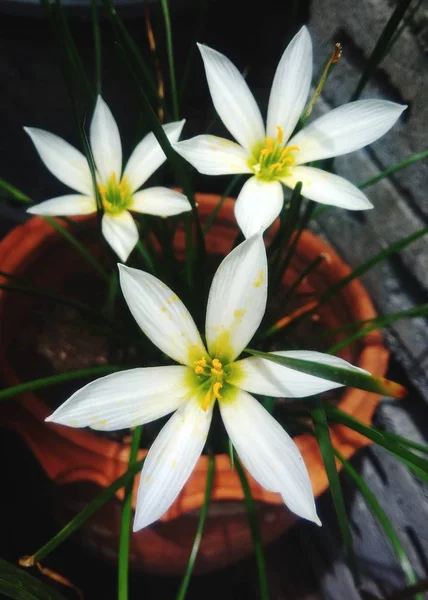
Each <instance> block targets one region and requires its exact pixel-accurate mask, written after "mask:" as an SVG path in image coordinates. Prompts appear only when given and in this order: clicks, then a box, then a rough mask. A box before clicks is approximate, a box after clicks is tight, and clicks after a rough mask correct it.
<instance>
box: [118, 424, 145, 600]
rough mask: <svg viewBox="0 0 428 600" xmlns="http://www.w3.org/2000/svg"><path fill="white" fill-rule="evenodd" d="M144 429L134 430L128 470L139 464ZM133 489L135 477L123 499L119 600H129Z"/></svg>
mask: <svg viewBox="0 0 428 600" xmlns="http://www.w3.org/2000/svg"><path fill="white" fill-rule="evenodd" d="M142 429H143V427H142V425H139V426H138V427H136V428H135V429H134V432H133V434H132V443H131V448H130V451H129V461H128V469H132V467H133V466H134V465H135V464H136V462H137V456H138V450H139V448H140V440H141V432H142ZM133 487H134V477H130V479H129V481H128V482H127V484H126V485H125V496H124V499H123V504H122V516H121V520H120V535H119V559H118V571H117V598H118V600H128V569H129V536H130V534H131V518H132V489H133Z"/></svg>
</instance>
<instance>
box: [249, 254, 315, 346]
mask: <svg viewBox="0 0 428 600" xmlns="http://www.w3.org/2000/svg"><path fill="white" fill-rule="evenodd" d="M323 260H325V256H324V255H323V254H320V255H319V256H317V257H316V258H314V260H312V261H311V262H310V263H309V264H308V266H307V267H306V268H305V269H303V271H302V272H301V273H300V274H299V276H298V277H296V279H295V280H294V281H293V283H292V284H291V286H290V287H289V288H288V290H287V292H286V293H285V294H284V296H283V298H282V300H281V311H282V310H284V311H285V308H286V306H287V304H288V303H289V301H290V300H291V298H292V297H293V295H294V293H295V292H296V290H297V289H298V287H299V285H300V284H301V283H302V281H303V280H304V279H305V277H307V276H308V275H309V274H310V273H312V271H314V270H315V269H316V268H317V267H318V266H319V265H320V263H321V262H322V261H323ZM301 308H304V307H301ZM290 316H291V315H285V316H284V317H283V318H281V319H278V320H277V321H276V322H275V323H274V324H273V325H272V326H271V327H269V329H267V330H266V331H264V332H263V333H262V334H261V335H260V339H265V338H268V337H270V336H271V335H274V334H275V333H277V332H278V331H281V329H282V327H284V325H285V324H286V323H287V322H288V321H289V317H290Z"/></svg>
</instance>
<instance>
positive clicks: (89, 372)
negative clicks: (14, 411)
mask: <svg viewBox="0 0 428 600" xmlns="http://www.w3.org/2000/svg"><path fill="white" fill-rule="evenodd" d="M122 370H123V367H116V366H111V365H104V366H101V367H90V368H88V369H79V370H77V371H69V372H68V373H60V374H59V375H51V376H50V377H42V378H41V379H33V380H32V381H26V382H25V383H19V384H18V385H14V386H12V387H9V388H6V389H3V390H0V401H1V400H6V399H7V398H13V396H18V395H19V394H22V393H23V392H32V391H34V390H41V389H43V388H47V387H50V386H51V385H56V384H58V383H64V382H66V381H73V379H84V378H86V377H93V376H94V377H95V376H97V375H107V374H108V373H115V372H116V371H122Z"/></svg>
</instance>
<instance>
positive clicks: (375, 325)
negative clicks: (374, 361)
mask: <svg viewBox="0 0 428 600" xmlns="http://www.w3.org/2000/svg"><path fill="white" fill-rule="evenodd" d="M427 316H428V304H423V305H422V306H414V307H413V308H408V309H407V310H401V311H400V312H396V313H392V314H390V315H385V316H384V317H377V318H376V319H370V320H368V321H365V323H370V325H368V326H367V327H364V328H363V329H360V330H359V331H356V332H355V333H352V334H351V335H349V336H348V337H346V338H345V339H344V340H341V341H340V342H337V344H334V346H332V347H331V348H329V350H328V352H329V354H336V352H338V351H339V350H341V349H342V348H345V347H346V346H349V344H352V343H353V342H355V341H357V340H358V339H360V338H361V337H364V336H365V335H367V334H368V333H370V331H374V330H376V329H380V328H381V327H386V326H387V325H391V324H392V323H395V322H396V321H400V320H401V319H404V318H409V317H427ZM353 325H356V326H357V323H355V324H353Z"/></svg>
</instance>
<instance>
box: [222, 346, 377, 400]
mask: <svg viewBox="0 0 428 600" xmlns="http://www.w3.org/2000/svg"><path fill="white" fill-rule="evenodd" d="M269 354H276V355H277V356H285V357H288V358H299V359H301V360H309V361H313V362H317V363H321V364H324V365H330V366H332V367H341V368H343V369H350V370H351V371H358V372H360V373H367V371H364V370H363V369H360V368H359V367H354V365H351V364H350V363H348V362H346V360H343V359H341V358H338V357H337V356H331V355H330V354H323V353H322V352H312V351H307V350H290V351H280V352H270V353H269ZM235 366H236V373H239V375H238V377H239V379H237V381H236V384H237V385H239V387H240V388H242V389H244V390H247V392H252V393H253V394H262V395H266V396H277V397H280V398H304V397H306V396H312V395H313V394H320V393H321V392H325V391H327V390H334V389H335V388H339V387H342V384H340V383H336V382H334V381H328V380H327V379H322V378H321V377H315V376H314V375H308V374H307V373H301V372H300V371H295V370H294V369H289V368H288V367H283V366H282V365H279V364H277V363H274V362H271V361H269V360H266V359H264V358H260V357H258V356H252V357H251V358H244V360H239V361H237V362H236V363H235V364H234V367H235ZM231 383H233V380H232V381H231Z"/></svg>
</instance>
